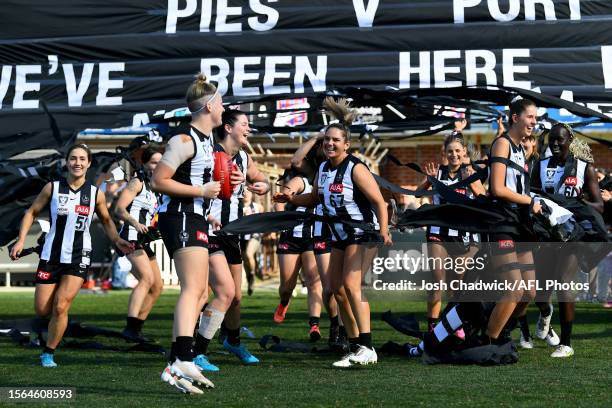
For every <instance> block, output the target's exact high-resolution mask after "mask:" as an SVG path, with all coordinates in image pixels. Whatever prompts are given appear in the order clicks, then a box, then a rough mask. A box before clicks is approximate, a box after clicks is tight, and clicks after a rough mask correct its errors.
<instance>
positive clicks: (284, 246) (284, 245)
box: [278, 243, 289, 250]
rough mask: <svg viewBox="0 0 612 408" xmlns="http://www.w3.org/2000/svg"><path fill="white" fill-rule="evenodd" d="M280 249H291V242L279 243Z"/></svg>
mask: <svg viewBox="0 0 612 408" xmlns="http://www.w3.org/2000/svg"><path fill="white" fill-rule="evenodd" d="M278 249H282V250H287V249H289V244H284V243H283V244H278Z"/></svg>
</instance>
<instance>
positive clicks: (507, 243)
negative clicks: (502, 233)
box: [497, 239, 514, 249]
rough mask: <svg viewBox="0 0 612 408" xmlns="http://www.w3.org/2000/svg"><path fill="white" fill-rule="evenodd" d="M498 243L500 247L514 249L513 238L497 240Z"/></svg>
mask: <svg viewBox="0 0 612 408" xmlns="http://www.w3.org/2000/svg"><path fill="white" fill-rule="evenodd" d="M497 245H498V246H499V249H513V248H514V241H513V240H511V239H502V240H500V241H497Z"/></svg>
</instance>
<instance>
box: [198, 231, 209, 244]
mask: <svg viewBox="0 0 612 408" xmlns="http://www.w3.org/2000/svg"><path fill="white" fill-rule="evenodd" d="M196 239H197V240H198V241H202V242H205V243H207V244H208V235H206V233H205V232H202V231H196Z"/></svg>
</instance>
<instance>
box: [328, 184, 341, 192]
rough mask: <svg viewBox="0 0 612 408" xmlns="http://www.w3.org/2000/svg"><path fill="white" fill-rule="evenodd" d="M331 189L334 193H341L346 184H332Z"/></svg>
mask: <svg viewBox="0 0 612 408" xmlns="http://www.w3.org/2000/svg"><path fill="white" fill-rule="evenodd" d="M329 191H331V192H332V193H341V192H343V191H344V185H342V184H330V185H329Z"/></svg>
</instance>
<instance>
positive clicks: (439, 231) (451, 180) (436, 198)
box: [428, 166, 479, 241]
mask: <svg viewBox="0 0 612 408" xmlns="http://www.w3.org/2000/svg"><path fill="white" fill-rule="evenodd" d="M436 179H438V181H440V183H442V184H444V185H446V186H449V185H451V184H455V183H459V182H460V181H461V180H462V177H461V169H459V170H457V172H456V173H455V175H454V176H453V177H451V175H450V169H449V168H448V166H440V168H439V169H438V174H437V175H436ZM455 192H456V193H459V194H463V195H465V196H467V197H469V198H471V199H473V198H474V193H473V192H472V189H471V188H470V186H464V187H460V188H456V189H455ZM445 203H446V200H445V199H444V198H443V197H442V196H441V195H440V194H438V193H436V194H434V195H433V204H434V205H440V204H445ZM428 233H429V234H434V235H443V236H448V237H459V236H462V237H464V238H466V239H467V240H468V241H469V239H472V240H473V241H478V240H479V239H478V234H470V233H469V232H464V231H458V230H455V229H452V228H447V227H436V226H431V227H429V228H428Z"/></svg>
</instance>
